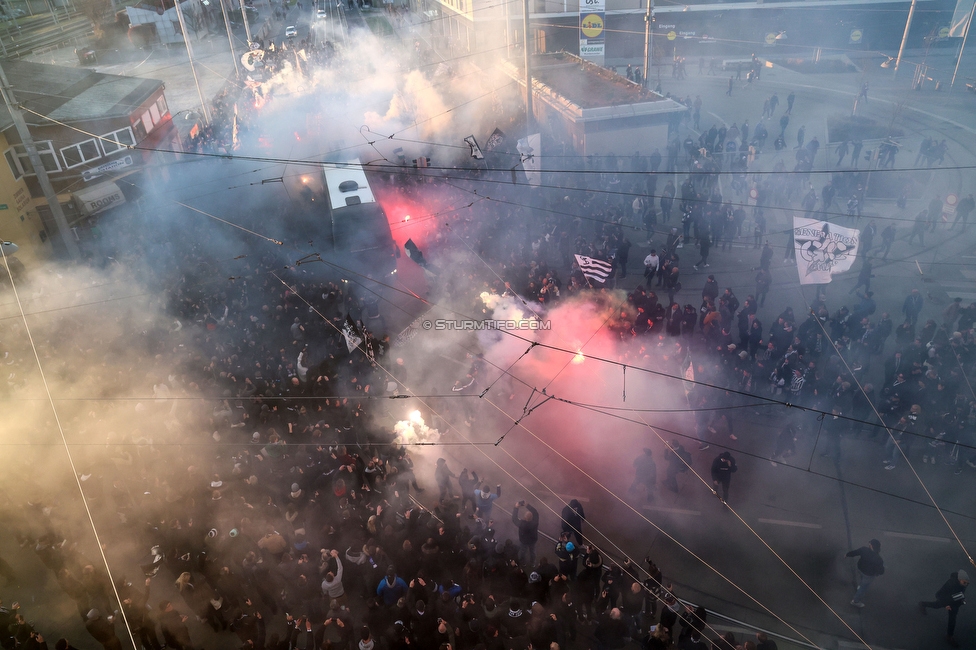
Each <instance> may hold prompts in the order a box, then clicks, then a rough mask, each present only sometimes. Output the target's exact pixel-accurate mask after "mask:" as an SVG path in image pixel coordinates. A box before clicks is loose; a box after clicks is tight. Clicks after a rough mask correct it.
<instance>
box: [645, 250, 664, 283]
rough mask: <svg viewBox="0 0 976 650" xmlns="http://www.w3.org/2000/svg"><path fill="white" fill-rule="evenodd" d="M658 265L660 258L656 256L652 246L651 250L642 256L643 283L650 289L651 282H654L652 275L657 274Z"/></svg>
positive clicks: (659, 264)
mask: <svg viewBox="0 0 976 650" xmlns="http://www.w3.org/2000/svg"><path fill="white" fill-rule="evenodd" d="M660 266H661V258H660V257H658V255H657V251H656V250H655V249H653V248H652V249H651V252H650V253H648V254H647V257H645V258H644V281H645V282H644V284H645V285H647V287H648V289H650V287H651V283H653V282H654V276H655V274H657V271H658V269H659V268H660Z"/></svg>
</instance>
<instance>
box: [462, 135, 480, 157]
mask: <svg viewBox="0 0 976 650" xmlns="http://www.w3.org/2000/svg"><path fill="white" fill-rule="evenodd" d="M464 141H465V143H467V145H468V146H469V147H471V157H472V158H474V159H475V160H484V159H485V154H484V153H483V152H482V151H481V147H480V146H478V141H477V140H475V139H474V136H473V135H469V136H468V137H466V138H465V139H464Z"/></svg>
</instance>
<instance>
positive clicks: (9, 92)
mask: <svg viewBox="0 0 976 650" xmlns="http://www.w3.org/2000/svg"><path fill="white" fill-rule="evenodd" d="M0 93H2V94H3V101H4V102H5V103H6V104H7V110H8V111H9V112H10V119H11V120H13V123H14V126H15V127H16V128H17V134H18V135H19V136H20V141H21V142H22V143H23V144H24V149H26V150H27V158H28V159H29V160H30V163H31V166H32V167H33V168H34V173H35V174H37V182H38V183H39V184H40V186H41V191H42V192H44V198H45V199H47V204H48V206H50V208H51V215H52V216H53V217H54V223H55V224H56V225H57V227H58V233H59V234H60V235H61V241H62V242H63V243H64V247H65V248H66V249H67V250H68V258H69V259H71V260H77V259H80V258H81V251H80V250H79V249H78V244H77V243H76V242H75V240H74V238H72V236H71V230H70V229H69V228H68V220H67V219H65V217H64V211H63V210H61V203H60V201H58V195H57V193H56V192H55V191H54V186H52V185H51V179H50V178H48V176H47V170H46V169H44V161H42V160H41V156H40V154H39V153H37V147H36V146H35V145H34V138H33V137H31V132H30V129H28V128H27V122H26V121H25V120H24V116H23V114H22V113H21V112H20V104H18V103H17V98H16V97H14V90H13V88H11V87H10V82H8V81H7V73H6V72H5V71H4V69H3V66H2V65H0Z"/></svg>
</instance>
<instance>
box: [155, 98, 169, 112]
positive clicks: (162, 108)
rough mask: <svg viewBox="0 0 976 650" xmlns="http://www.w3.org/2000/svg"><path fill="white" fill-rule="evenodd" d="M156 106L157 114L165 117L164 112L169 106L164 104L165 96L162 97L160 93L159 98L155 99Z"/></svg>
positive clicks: (167, 110)
mask: <svg viewBox="0 0 976 650" xmlns="http://www.w3.org/2000/svg"><path fill="white" fill-rule="evenodd" d="M156 108H158V109H159V114H160V115H162V116H163V117H165V116H166V114H167V113H169V106H167V105H166V98H165V97H163V96H162V95H160V96H159V99H157V100H156Z"/></svg>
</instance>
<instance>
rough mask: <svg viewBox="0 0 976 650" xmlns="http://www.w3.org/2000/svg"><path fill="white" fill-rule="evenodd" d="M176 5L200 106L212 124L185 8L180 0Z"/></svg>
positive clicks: (208, 121) (206, 118) (204, 116)
mask: <svg viewBox="0 0 976 650" xmlns="http://www.w3.org/2000/svg"><path fill="white" fill-rule="evenodd" d="M173 4H174V5H176V17H177V18H178V19H179V21H180V31H182V32H183V42H184V43H186V54H187V56H188V57H189V58H190V72H191V73H192V74H193V83H194V84H196V86H197V96H199V97H200V107H201V108H202V109H203V119H204V120H205V121H206V123H207V124H210V111H208V110H207V100H206V99H205V98H204V96H203V90H202V89H201V88H200V79H199V78H198V77H197V69H196V67H195V66H194V64H193V46H192V45H191V44H190V35H189V34H188V33H187V31H186V21H184V20H183V9H182V8H181V7H180V0H176V2H174V3H173Z"/></svg>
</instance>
